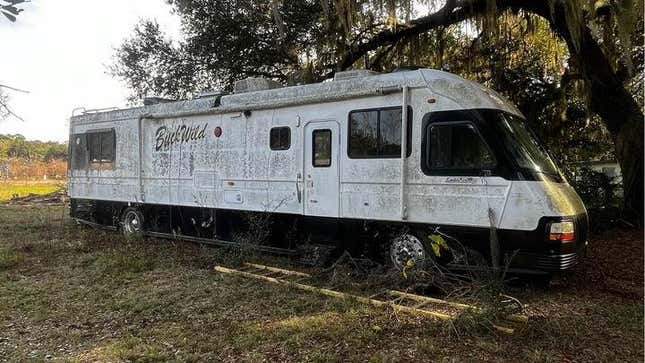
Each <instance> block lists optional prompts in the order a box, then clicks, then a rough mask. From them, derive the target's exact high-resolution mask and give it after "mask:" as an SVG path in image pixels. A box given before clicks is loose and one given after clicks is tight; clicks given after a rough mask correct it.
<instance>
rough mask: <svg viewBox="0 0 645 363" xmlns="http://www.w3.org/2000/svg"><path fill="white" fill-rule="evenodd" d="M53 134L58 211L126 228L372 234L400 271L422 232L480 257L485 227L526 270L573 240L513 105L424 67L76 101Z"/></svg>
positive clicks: (538, 267) (565, 264)
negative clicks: (65, 179) (60, 143)
mask: <svg viewBox="0 0 645 363" xmlns="http://www.w3.org/2000/svg"><path fill="white" fill-rule="evenodd" d="M69 145H70V152H71V158H70V165H69V188H68V193H69V197H70V200H71V216H72V217H73V218H75V219H76V220H78V221H82V222H84V223H90V224H94V225H101V226H105V227H107V228H112V229H115V230H116V229H118V230H122V231H123V232H124V233H125V234H128V235H152V236H173V237H180V238H185V239H188V240H196V241H200V242H209V241H210V242H213V243H216V244H232V243H234V242H235V240H236V236H239V234H240V233H241V232H243V231H244V229H245V228H262V229H265V230H266V236H267V238H266V241H262V242H263V243H262V248H264V249H269V250H273V251H283V252H289V253H290V252H294V251H297V250H298V246H299V244H302V243H306V244H310V245H318V244H321V245H325V244H327V245H329V244H331V245H332V246H334V247H335V248H338V249H345V250H350V251H351V252H352V253H360V251H365V250H378V249H379V248H382V247H378V246H385V247H386V248H387V251H388V252H387V253H386V254H385V255H386V256H387V259H389V260H390V261H391V263H393V264H394V265H396V266H398V267H402V266H404V265H405V264H406V263H407V262H408V261H410V259H413V260H414V261H424V260H427V259H433V258H436V255H437V254H438V253H437V251H436V249H435V248H432V246H431V244H432V240H431V238H430V237H431V236H432V235H433V233H435V232H437V233H439V232H440V233H442V235H445V236H450V237H452V238H454V240H457V241H459V242H460V243H461V244H463V245H464V246H466V247H467V248H468V249H469V250H472V251H475V252H477V253H479V254H480V255H482V256H484V257H490V256H491V253H490V248H489V246H490V243H489V239H490V236H491V232H494V234H495V238H496V239H497V240H498V242H499V246H500V254H501V256H502V257H506V258H511V257H512V260H511V261H510V267H511V268H512V269H515V270H518V271H525V272H538V273H550V272H555V271H560V270H566V269H569V268H571V267H573V266H574V265H575V264H576V262H577V259H578V257H579V256H580V253H581V252H582V251H583V249H584V247H585V245H586V242H587V229H588V222H587V214H586V210H585V207H584V205H583V203H582V202H581V200H580V198H579V197H578V195H577V194H576V192H575V191H574V189H573V188H572V187H571V186H570V185H569V184H568V183H567V181H566V180H565V179H564V178H563V176H562V174H561V173H560V171H559V170H558V168H557V166H556V164H555V163H554V162H553V160H552V158H551V157H550V156H549V154H548V152H547V151H546V150H545V149H544V147H543V146H542V144H541V143H540V142H539V141H538V140H537V139H536V137H535V135H534V134H533V133H532V132H531V130H530V129H529V128H528V127H527V126H526V124H525V122H524V117H523V116H522V113H521V112H520V111H519V110H518V109H517V108H516V107H514V106H513V105H512V104H511V103H509V102H508V101H507V100H505V99H504V98H503V97H501V96H500V95H498V94H497V93H495V92H494V91H492V90H490V89H487V88H485V87H483V86H481V85H478V84H476V83H474V82H471V81H468V80H465V79H463V78H460V77H458V76H455V75H452V74H449V73H446V72H442V71H437V70H430V69H417V70H406V71H398V72H393V73H387V74H380V73H373V72H369V71H348V72H339V73H337V74H336V75H335V77H334V78H333V79H330V80H327V81H325V82H321V83H317V84H309V85H300V86H292V87H282V86H281V85H279V84H277V83H275V82H272V81H270V80H266V79H258V78H251V79H246V80H243V81H240V82H238V83H237V84H236V85H235V88H234V92H233V93H231V94H224V93H215V92H212V93H207V94H203V95H199V96H197V97H195V98H194V99H190V100H183V101H166V100H163V99H152V100H148V102H146V103H145V105H144V106H142V107H136V108H129V109H113V110H106V111H84V112H80V113H79V112H77V114H74V115H73V116H72V117H71V121H70V142H69ZM249 219H255V220H258V219H259V220H261V221H264V222H266V221H269V222H268V223H264V224H262V225H261V226H258V225H257V223H256V225H253V224H254V223H250V222H249ZM249 225H251V226H249ZM304 241H306V242H304Z"/></svg>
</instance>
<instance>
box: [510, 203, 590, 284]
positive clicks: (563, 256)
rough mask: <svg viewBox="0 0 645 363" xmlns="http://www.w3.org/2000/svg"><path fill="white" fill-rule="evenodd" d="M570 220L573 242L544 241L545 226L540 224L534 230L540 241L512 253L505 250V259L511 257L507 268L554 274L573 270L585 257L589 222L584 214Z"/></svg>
mask: <svg viewBox="0 0 645 363" xmlns="http://www.w3.org/2000/svg"><path fill="white" fill-rule="evenodd" d="M571 218H572V219H573V221H574V223H575V229H576V240H575V241H573V242H568V243H561V242H558V243H553V242H551V241H548V240H546V237H545V236H546V233H547V232H546V226H547V224H546V223H541V224H542V227H541V228H538V229H537V230H536V231H538V232H539V233H541V237H540V238H542V240H541V241H540V240H538V241H536V242H534V243H533V244H532V246H530V247H529V246H526V245H524V246H523V247H524V248H519V249H518V250H515V251H512V252H511V251H508V250H507V251H508V253H507V258H511V257H512V259H511V263H510V265H509V268H510V269H512V270H515V271H524V272H531V273H554V272H562V271H566V270H570V269H572V268H574V267H575V266H576V265H577V264H578V263H579V262H580V260H581V259H582V257H584V256H585V255H586V248H587V238H588V230H589V222H588V217H587V214H586V213H583V214H579V215H577V216H574V217H571ZM542 236H544V237H542Z"/></svg>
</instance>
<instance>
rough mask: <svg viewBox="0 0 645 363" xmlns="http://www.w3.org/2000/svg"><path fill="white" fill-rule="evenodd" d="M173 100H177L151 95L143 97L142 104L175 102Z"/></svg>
mask: <svg viewBox="0 0 645 363" xmlns="http://www.w3.org/2000/svg"><path fill="white" fill-rule="evenodd" d="M175 101H177V100H172V99H170V98H163V97H156V96H152V97H145V98H144V99H143V105H144V106H151V105H156V104H159V103H168V102H175Z"/></svg>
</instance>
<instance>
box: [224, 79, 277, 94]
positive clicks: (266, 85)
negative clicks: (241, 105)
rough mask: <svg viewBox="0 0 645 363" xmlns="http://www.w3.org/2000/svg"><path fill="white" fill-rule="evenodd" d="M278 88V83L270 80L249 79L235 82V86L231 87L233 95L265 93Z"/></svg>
mask: <svg viewBox="0 0 645 363" xmlns="http://www.w3.org/2000/svg"><path fill="white" fill-rule="evenodd" d="M280 87H282V85H281V84H280V83H279V82H276V81H274V80H271V79H267V78H253V77H249V78H246V79H243V80H241V81H237V82H235V85H234V86H233V93H246V92H254V91H265V90H268V89H273V88H280Z"/></svg>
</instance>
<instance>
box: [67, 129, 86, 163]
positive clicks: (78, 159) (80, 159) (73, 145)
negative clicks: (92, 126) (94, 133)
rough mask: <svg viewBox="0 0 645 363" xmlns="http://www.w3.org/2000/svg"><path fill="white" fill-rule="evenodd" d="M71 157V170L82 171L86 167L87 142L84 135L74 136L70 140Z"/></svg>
mask: <svg viewBox="0 0 645 363" xmlns="http://www.w3.org/2000/svg"><path fill="white" fill-rule="evenodd" d="M70 150H71V152H72V155H71V157H70V163H71V168H72V170H82V169H85V168H86V167H87V142H86V137H85V134H75V135H72V137H71V138H70Z"/></svg>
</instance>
